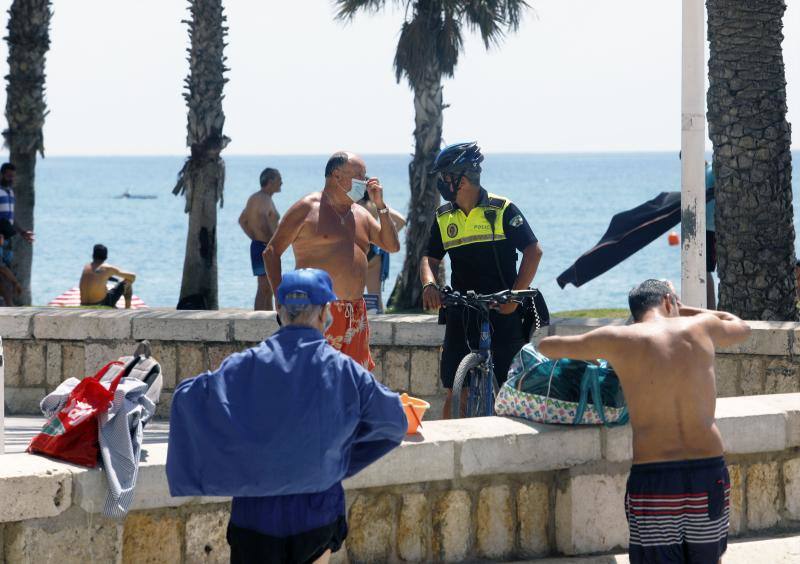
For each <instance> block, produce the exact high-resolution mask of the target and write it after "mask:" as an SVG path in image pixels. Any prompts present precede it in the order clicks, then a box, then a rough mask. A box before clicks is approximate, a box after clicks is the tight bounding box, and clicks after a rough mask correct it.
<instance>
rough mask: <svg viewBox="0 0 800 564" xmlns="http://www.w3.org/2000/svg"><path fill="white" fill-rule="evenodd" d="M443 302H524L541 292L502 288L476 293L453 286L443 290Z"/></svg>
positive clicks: (464, 304)
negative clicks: (453, 287) (492, 291)
mask: <svg viewBox="0 0 800 564" xmlns="http://www.w3.org/2000/svg"><path fill="white" fill-rule="evenodd" d="M441 293H442V303H443V304H444V305H461V306H472V307H474V306H477V305H481V304H482V305H489V306H491V305H495V304H497V305H500V304H507V303H509V302H517V303H522V301H523V300H524V299H525V298H532V297H534V296H535V295H536V294H538V293H539V291H538V290H502V291H500V292H496V293H494V294H476V293H475V292H473V291H472V290H470V291H468V292H466V293H464V294H462V293H461V292H457V291H455V290H453V289H451V288H444V289H442V290H441Z"/></svg>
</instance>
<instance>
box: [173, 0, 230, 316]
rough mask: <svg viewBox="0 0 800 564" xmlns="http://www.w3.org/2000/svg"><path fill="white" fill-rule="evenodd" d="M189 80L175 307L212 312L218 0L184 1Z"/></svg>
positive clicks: (219, 144) (220, 35) (220, 40)
mask: <svg viewBox="0 0 800 564" xmlns="http://www.w3.org/2000/svg"><path fill="white" fill-rule="evenodd" d="M189 10H190V12H191V14H192V19H191V21H189V22H186V23H188V24H189V37H190V39H191V48H190V49H189V78H188V79H187V81H186V84H187V92H186V93H185V94H184V98H185V99H186V104H187V106H188V107H189V115H188V133H187V137H186V144H187V145H188V146H189V147H191V156H190V157H189V158H188V159H187V160H186V163H185V164H184V166H183V169H182V170H181V172H180V174H179V175H178V182H177V184H176V186H175V189H174V190H173V194H184V195H185V197H186V213H188V214H189V232H188V235H187V237H186V254H185V256H184V262H183V279H182V281H181V294H180V299H179V301H178V305H179V307H181V308H184V309H217V308H218V307H219V302H218V292H217V203H219V204H220V205H222V202H223V199H222V191H223V188H224V186H225V162H224V161H223V160H222V158H221V157H220V153H221V152H222V150H223V149H224V148H225V146H226V145H227V144H228V142H229V141H230V139H228V138H227V137H225V136H224V135H223V134H222V127H223V125H224V124H225V114H224V113H223V111H222V89H223V86H224V85H225V82H226V79H225V78H224V76H223V75H224V73H225V71H226V70H228V69H227V68H226V67H225V56H224V54H223V51H224V49H225V35H226V34H227V30H228V28H227V27H226V26H225V21H226V17H225V15H224V14H223V8H222V1H221V0H189Z"/></svg>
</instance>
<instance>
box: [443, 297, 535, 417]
mask: <svg viewBox="0 0 800 564" xmlns="http://www.w3.org/2000/svg"><path fill="white" fill-rule="evenodd" d="M537 293H538V290H503V291H501V292H497V293H495V294H476V293H475V292H473V291H469V292H466V293H465V294H461V293H460V292H456V291H454V290H451V289H450V288H445V289H444V290H443V291H442V305H443V306H445V307H447V306H451V307H452V306H455V307H463V308H466V309H472V310H474V311H477V312H478V315H479V316H480V339H479V343H478V349H477V350H474V349H472V347H470V352H469V353H468V354H467V355H466V356H465V357H464V358H463V359H462V360H461V363H460V364H459V365H458V369H457V370H456V375H455V379H454V380H453V396H452V397H453V399H452V402H453V403H452V408H451V414H452V415H451V416H452V417H453V418H456V417H488V416H491V415H494V400H495V397H496V396H497V392H498V390H499V387H498V385H497V378H495V375H494V362H493V361H492V335H491V329H490V326H489V312H490V310H492V309H495V308H496V307H497V306H499V305H502V304H507V303H509V302H516V303H518V304H521V303H522V301H523V300H524V299H525V298H533V297H534V296H535V295H536V294H537ZM468 377H469V392H468V394H467V402H466V403H467V405H466V407H465V409H464V414H463V415H462V410H461V407H462V406H461V403H462V402H461V393H462V392H461V390H462V388H463V387H464V384H465V383H466V381H467V378H468Z"/></svg>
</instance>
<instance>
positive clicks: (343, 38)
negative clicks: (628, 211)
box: [0, 0, 800, 155]
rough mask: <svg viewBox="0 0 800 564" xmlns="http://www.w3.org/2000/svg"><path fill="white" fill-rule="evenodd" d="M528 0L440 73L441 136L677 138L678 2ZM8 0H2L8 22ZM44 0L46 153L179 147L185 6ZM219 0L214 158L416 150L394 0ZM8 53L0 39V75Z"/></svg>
mask: <svg viewBox="0 0 800 564" xmlns="http://www.w3.org/2000/svg"><path fill="white" fill-rule="evenodd" d="M529 3H530V4H531V6H532V7H533V9H532V10H529V11H527V12H526V14H525V16H524V21H523V23H522V26H521V27H520V29H519V31H518V32H517V33H515V34H512V35H509V36H508V37H507V38H506V39H505V40H504V41H503V42H502V43H501V44H500V45H499V47H494V48H492V49H490V50H489V51H488V52H487V51H486V50H485V49H484V46H483V43H482V42H481V41H480V40H479V39H478V38H477V37H476V36H475V35H474V34H471V33H470V34H468V37H467V40H466V42H465V49H464V52H463V53H462V55H461V58H460V61H459V64H458V67H457V69H456V73H455V77H454V78H453V79H448V80H446V81H445V83H444V99H445V103H447V104H449V107H448V108H447V109H446V110H445V114H444V119H445V125H444V140H445V142H455V141H461V140H472V139H477V140H478V141H479V143H480V144H481V146H482V147H483V149H484V150H485V151H486V152H517V153H527V152H615V151H674V150H677V149H678V148H679V146H680V84H681V75H680V73H681V69H680V60H681V59H680V57H681V29H680V25H681V12H680V2H665V1H662V2H642V1H641V0H613V1H611V2H597V1H596V0H530V2H529ZM10 4H11V2H10V0H0V8H2V13H3V14H4V15H3V26H4V27H5V26H6V25H7V10H8V7H9V6H10ZM53 4H54V16H53V21H52V29H51V41H52V44H51V50H50V52H49V54H48V57H47V101H48V107H49V109H50V114H49V115H48V116H47V121H46V125H45V132H44V133H45V149H46V153H47V155H181V154H185V153H186V148H185V142H186V133H185V128H186V107H185V105H184V100H183V97H182V95H181V94H182V91H183V90H182V89H183V81H184V78H185V76H186V74H187V72H188V63H187V62H186V51H185V49H186V48H187V47H188V34H187V29H186V25H185V24H184V23H182V22H181V20H182V19H185V18H187V17H188V10H187V5H188V3H187V2H185V1H179V0H169V1H165V0H138V1H137V2H121V1H120V0H81V1H79V2H77V1H74V0H72V1H59V0H55V1H54V2H53ZM388 4H390V5H391V4H392V2H391V1H390V2H388ZM788 4H789V8H788V10H787V12H786V15H785V17H784V25H785V29H784V34H785V40H784V44H783V50H784V57H785V63H786V75H787V82H788V104H789V116H788V117H789V121H790V122H792V121H798V119H800V110H798V107H800V1H797V0H795V1H791V2H788ZM225 8H226V13H227V16H228V24H229V27H230V32H229V36H228V43H229V46H228V48H227V50H226V54H227V56H228V65H229V67H230V69H231V70H230V72H229V73H228V74H227V77H228V78H229V80H230V81H229V82H228V84H227V85H226V88H225V101H224V111H225V114H226V124H225V133H226V134H227V135H228V136H229V137H230V138H231V139H232V142H231V144H230V145H229V146H228V148H227V149H226V151H225V153H224V154H229V155H234V154H239V155H241V154H245V155H256V154H257V155H264V154H270V155H275V154H330V153H332V152H334V151H335V150H338V149H342V148H344V149H349V150H353V151H356V152H359V153H367V154H375V153H395V154H396V153H410V152H412V151H413V136H412V133H413V128H414V114H413V98H412V94H411V91H410V90H409V88H408V85H407V83H406V82H405V80H401V82H400V83H399V84H398V83H397V82H396V80H395V76H394V71H393V69H392V61H393V57H394V51H395V47H396V45H397V38H398V33H399V29H400V25H401V23H402V20H403V12H402V11H400V10H398V9H396V8H395V9H387V10H386V11H385V12H383V13H381V14H379V15H375V14H359V15H358V16H357V17H356V19H355V20H354V21H353V22H351V23H343V22H340V21H335V20H334V17H333V16H334V7H333V2H332V0H295V1H291V2H290V1H284V0H266V1H258V2H254V1H253V0H228V1H226V2H225ZM6 57H7V48H6V44H5V42H2V44H1V45H0V61H2V68H3V75H5V74H6V72H7V63H5V60H6ZM0 104H2V107H5V90H4V89H3V90H2V92H0ZM795 131H796V132H797V131H800V129H798V128H796V129H795ZM795 137H797V133H795ZM709 146H710V145H709ZM793 146H794V147H795V148H797V147H798V146H799V145H798V142H797V141H795V143H794V145H793Z"/></svg>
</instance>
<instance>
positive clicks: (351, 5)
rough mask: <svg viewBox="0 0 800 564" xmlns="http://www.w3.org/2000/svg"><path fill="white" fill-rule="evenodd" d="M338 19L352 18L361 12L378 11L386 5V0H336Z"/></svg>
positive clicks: (335, 6) (347, 19) (346, 19)
mask: <svg viewBox="0 0 800 564" xmlns="http://www.w3.org/2000/svg"><path fill="white" fill-rule="evenodd" d="M333 4H334V8H335V9H336V19H337V20H345V21H349V20H352V19H353V18H354V17H355V15H356V14H357V13H358V12H359V11H362V12H367V13H373V14H374V13H377V12H380V11H381V9H383V7H384V6H385V5H386V0H334V3H333Z"/></svg>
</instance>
